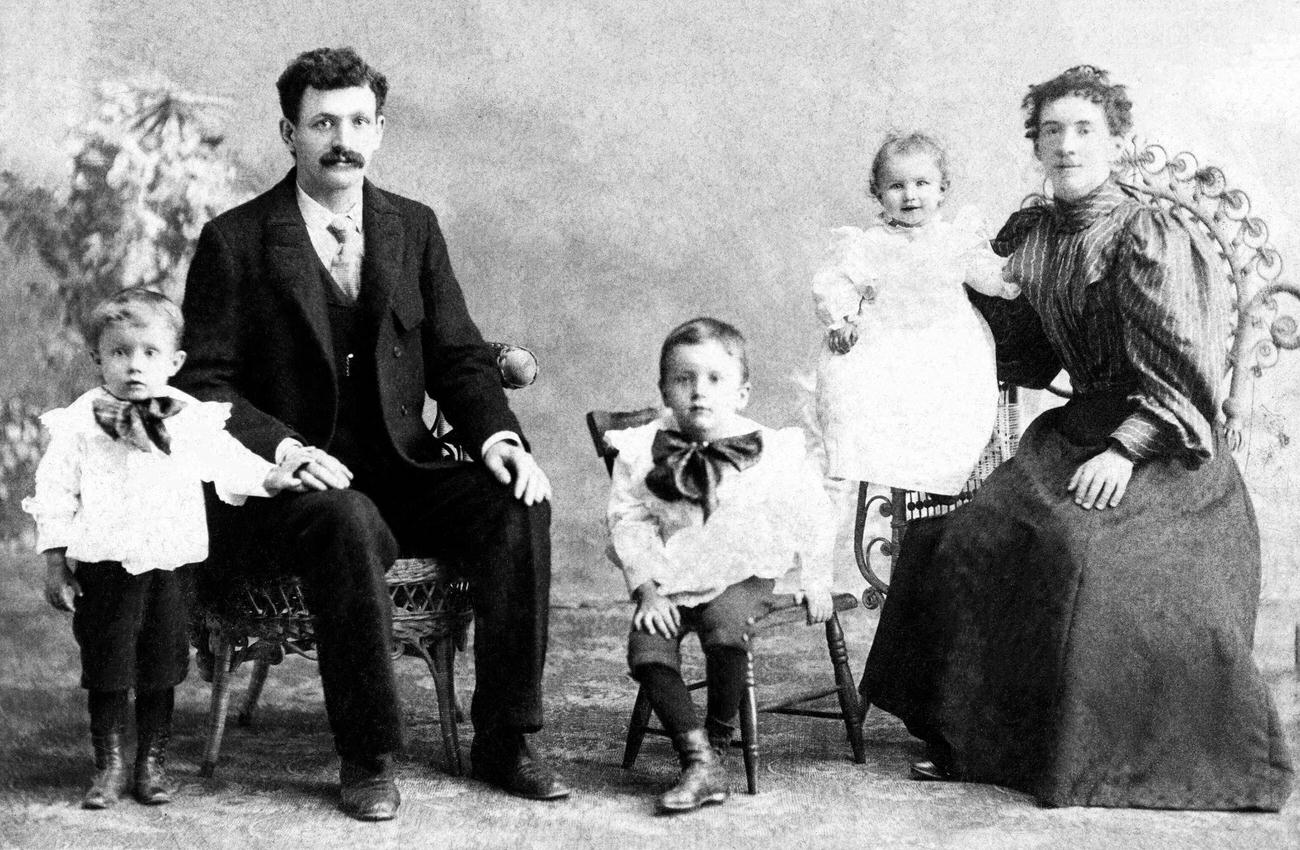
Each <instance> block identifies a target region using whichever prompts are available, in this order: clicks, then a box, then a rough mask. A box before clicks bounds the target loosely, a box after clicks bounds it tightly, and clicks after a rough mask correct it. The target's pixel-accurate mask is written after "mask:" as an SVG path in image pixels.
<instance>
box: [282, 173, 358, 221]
mask: <svg viewBox="0 0 1300 850" xmlns="http://www.w3.org/2000/svg"><path fill="white" fill-rule="evenodd" d="M293 187H294V190H295V191H296V193H297V196H298V211H299V212H301V213H302V218H303V221H305V222H306V223H307V228H308V229H309V230H317V231H320V230H326V229H328V228H329V225H330V222H331V221H333V220H334V219H336V218H338V217H339V216H340V215H342V216H344V217H346V218H347V219H349V220H350V221H351V222H352V223H353V224H354V225H356V228H357V231H358V232H363V233H364V232H365V231H363V230H362V229H361V202H360V201H357V202H356V203H355V204H353V205H352V206H351V207H349V208H348V209H347V210H346V211H345V212H342V213H336V212H333V211H331V210H330V208H329V207H327V206H325V205H324V204H322V203H321V202H320V201H318V200H316V199H315V198H313V197H312V196H311V195H308V194H307V193H306V192H304V191H303V188H302V187H301V186H299V185H298V184H297V183H295V184H294V186H293Z"/></svg>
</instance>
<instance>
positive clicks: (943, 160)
mask: <svg viewBox="0 0 1300 850" xmlns="http://www.w3.org/2000/svg"><path fill="white" fill-rule="evenodd" d="M905 153H925V154H929V155H930V156H931V157H932V158H933V159H934V164H935V167H936V168H938V169H939V177H940V178H941V180H942V181H943V182H942V183H941V184H940V188H942V189H943V190H944V191H947V189H948V183H949V181H950V180H951V177H952V174H951V171H950V169H949V166H948V152H947V151H946V150H944V149H943V145H941V144H939V142H938V140H937V139H935V138H934V137H933V136H931V135H929V134H927V133H921V132H918V131H912V132H910V133H890V134H889V135H888V136H886V137H885V140H884V141H883V142H881V144H880V149H879V150H877V151H876V156H875V158H874V159H873V160H871V183H870V184H868V188H869V189H870V190H871V194H872V195H875V196H876V197H880V172H881V170H882V169H883V168H884V167H885V163H887V162H889V160H890V159H892V158H893V157H895V156H898V155H899V154H905Z"/></svg>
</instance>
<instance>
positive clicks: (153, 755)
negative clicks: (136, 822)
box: [134, 729, 173, 806]
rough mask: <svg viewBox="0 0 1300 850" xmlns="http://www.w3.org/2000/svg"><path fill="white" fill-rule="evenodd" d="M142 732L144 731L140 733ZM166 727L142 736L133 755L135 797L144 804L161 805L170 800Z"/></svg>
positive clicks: (167, 731) (168, 735)
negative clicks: (165, 768) (166, 767)
mask: <svg viewBox="0 0 1300 850" xmlns="http://www.w3.org/2000/svg"><path fill="white" fill-rule="evenodd" d="M140 734H144V733H140ZM170 737H171V736H170V732H169V730H167V729H157V730H154V731H153V733H152V734H150V735H148V737H142V738H141V739H140V742H139V744H138V745H137V749H136V755H135V789H134V791H135V799H136V800H138V801H139V802H141V803H144V804H145V805H146V806H161V805H162V804H164V803H170V802H171V801H172V790H173V789H172V787H171V784H170V783H169V782H168V781H167V772H166V770H164V763H165V762H166V761H167V740H168V738H170Z"/></svg>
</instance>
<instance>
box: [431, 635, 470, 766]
mask: <svg viewBox="0 0 1300 850" xmlns="http://www.w3.org/2000/svg"><path fill="white" fill-rule="evenodd" d="M431 642H432V646H431V649H432V652H430V653H429V672H430V673H432V674H433V689H434V692H435V693H436V695H437V697H438V727H439V729H440V730H441V731H442V748H443V751H444V752H445V754H446V758H447V772H448V773H450V774H451V775H452V776H461V775H463V774H464V766H463V765H462V764H461V759H460V739H459V736H458V734H457V731H456V714H457V711H458V709H457V706H456V692H455V683H454V677H455V666H456V644H455V642H454V641H453V639H452V637H451V635H439V636H437V637H434V638H433V639H432V641H431Z"/></svg>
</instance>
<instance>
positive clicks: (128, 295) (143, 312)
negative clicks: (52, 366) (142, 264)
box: [81, 286, 185, 353]
mask: <svg viewBox="0 0 1300 850" xmlns="http://www.w3.org/2000/svg"><path fill="white" fill-rule="evenodd" d="M156 321H161V322H163V323H164V324H166V325H167V326H168V327H169V328H170V329H171V330H172V331H173V333H174V334H175V336H176V347H177V348H179V347H180V344H181V333H182V332H183V331H184V330H185V320H184V319H183V318H182V317H181V308H180V307H177V306H176V302H175V301H173V300H171V299H170V298H168V297H167V296H166V295H163V294H162V293H161V292H158V291H156V290H153V289H149V288H147V287H144V286H132V287H130V288H128V289H123V290H121V291H120V292H118V293H116V294H114V295H111V296H109V297H108V298H105V299H104V300H103V301H101V302H99V303H98V304H96V305H95V309H93V310H91V311H90V315H88V316H87V317H86V321H85V322H84V323H83V325H82V328H81V335H82V336H83V337H85V340H86V345H88V346H89V347H90V350H91V352H92V353H93V352H97V351H98V350H99V340H100V337H102V336H103V335H104V331H105V330H106V329H107V328H108V327H109V326H110V325H130V326H132V327H137V328H138V327H143V326H145V325H148V324H150V323H151V322H156Z"/></svg>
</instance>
